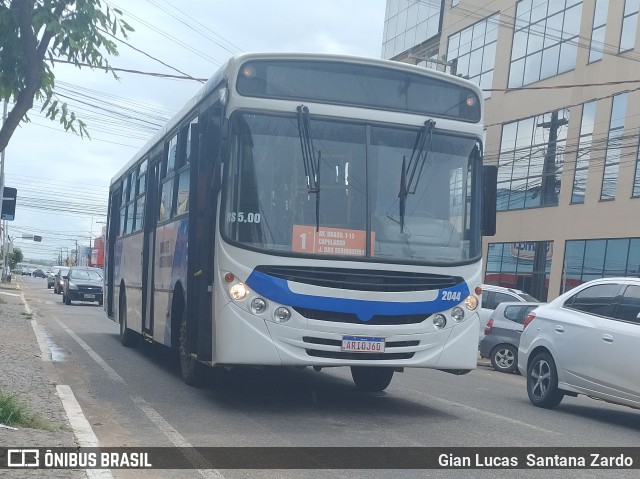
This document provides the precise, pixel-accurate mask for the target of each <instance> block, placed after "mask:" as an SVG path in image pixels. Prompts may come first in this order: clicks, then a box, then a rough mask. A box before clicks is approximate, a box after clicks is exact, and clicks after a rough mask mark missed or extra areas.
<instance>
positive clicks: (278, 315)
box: [273, 306, 291, 323]
mask: <svg viewBox="0 0 640 479" xmlns="http://www.w3.org/2000/svg"><path fill="white" fill-rule="evenodd" d="M289 318H291V311H289V310H288V309H287V308H285V307H283V306H280V307H279V308H276V310H275V311H274V312H273V319H275V321H276V323H286V322H287V321H289Z"/></svg>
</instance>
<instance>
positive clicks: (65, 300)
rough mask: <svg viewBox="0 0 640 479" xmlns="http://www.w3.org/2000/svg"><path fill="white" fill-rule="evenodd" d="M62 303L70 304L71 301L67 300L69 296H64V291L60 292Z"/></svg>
mask: <svg viewBox="0 0 640 479" xmlns="http://www.w3.org/2000/svg"><path fill="white" fill-rule="evenodd" d="M62 302H63V303H64V304H66V305H69V304H71V299H69V295H68V294H64V291H63V292H62Z"/></svg>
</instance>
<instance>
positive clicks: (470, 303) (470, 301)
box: [464, 294, 478, 311]
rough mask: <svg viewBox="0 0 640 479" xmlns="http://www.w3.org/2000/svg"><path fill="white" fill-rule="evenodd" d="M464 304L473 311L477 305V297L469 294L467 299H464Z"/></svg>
mask: <svg viewBox="0 0 640 479" xmlns="http://www.w3.org/2000/svg"><path fill="white" fill-rule="evenodd" d="M464 305H465V306H466V307H467V309H468V310H469V311H475V310H476V308H477V307H478V298H477V297H475V296H474V295H472V294H470V295H469V296H467V299H465V300H464Z"/></svg>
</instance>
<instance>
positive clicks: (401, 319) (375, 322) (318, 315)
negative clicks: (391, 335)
mask: <svg viewBox="0 0 640 479" xmlns="http://www.w3.org/2000/svg"><path fill="white" fill-rule="evenodd" d="M293 309H294V310H295V311H297V312H298V313H299V314H301V315H302V316H304V317H305V318H307V319H315V320H318V321H333V322H336V323H354V324H370V325H371V326H383V325H397V324H418V323H421V322H422V321H424V320H425V319H427V318H428V317H429V316H430V315H429V314H403V315H397V316H384V315H376V316H373V317H372V318H371V319H370V320H369V321H360V320H359V319H358V317H357V316H356V315H355V314H353V313H336V312H334V311H322V310H319V309H309V308H295V307H294V308H293Z"/></svg>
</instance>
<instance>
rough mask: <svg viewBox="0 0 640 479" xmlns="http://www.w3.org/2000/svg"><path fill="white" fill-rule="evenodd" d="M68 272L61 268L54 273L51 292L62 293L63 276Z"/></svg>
mask: <svg viewBox="0 0 640 479" xmlns="http://www.w3.org/2000/svg"><path fill="white" fill-rule="evenodd" d="M68 272H69V268H67V267H66V266H63V267H62V268H60V269H59V270H58V272H57V273H56V276H55V279H54V281H53V292H54V293H55V294H60V293H62V288H63V287H64V276H66V275H67V273H68Z"/></svg>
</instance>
